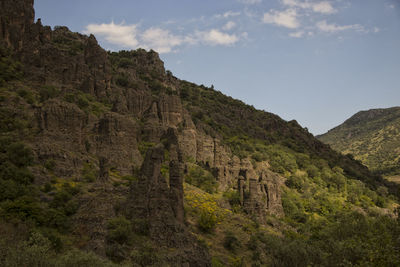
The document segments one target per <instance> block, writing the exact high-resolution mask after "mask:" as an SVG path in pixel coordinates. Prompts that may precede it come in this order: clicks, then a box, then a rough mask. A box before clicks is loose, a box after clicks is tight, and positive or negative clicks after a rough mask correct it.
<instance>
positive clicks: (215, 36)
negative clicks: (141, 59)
mask: <svg viewBox="0 0 400 267" xmlns="http://www.w3.org/2000/svg"><path fill="white" fill-rule="evenodd" d="M35 9H36V17H37V18H42V22H43V24H45V25H50V26H56V25H65V26H67V27H69V28H70V29H71V30H72V31H76V32H81V33H86V34H89V33H93V34H95V36H96V37H97V39H98V41H99V42H100V44H101V45H102V46H103V47H104V48H105V49H107V50H121V49H125V50H129V49H136V48H138V47H143V48H146V49H150V48H151V49H154V50H156V51H158V52H159V53H160V56H161V58H162V60H163V61H164V62H165V67H166V68H167V69H169V70H171V71H172V72H173V73H174V75H175V76H177V77H178V78H180V79H184V80H188V81H192V82H195V83H198V84H204V85H207V86H210V85H214V87H215V89H216V90H219V91H222V92H223V93H225V94H227V95H230V96H232V97H234V98H238V99H241V100H243V101H244V102H246V103H248V104H250V105H253V106H255V107H256V108H258V109H262V110H265V111H268V112H273V113H275V114H278V115H279V116H281V117H282V118H283V119H286V120H292V119H296V120H297V121H298V122H299V123H300V124H301V125H302V126H303V127H307V128H308V129H309V131H310V132H312V133H314V134H320V133H323V132H326V131H327V130H329V129H330V128H332V127H334V126H336V125H338V124H340V123H342V122H343V121H344V120H345V119H347V118H348V117H349V116H351V115H353V114H354V113H356V112H357V111H360V110H366V109H371V108H384V107H391V106H400V0H212V1H211V0H202V1H199V0H146V1H145V0H114V1H112V0H69V1H61V0H35Z"/></svg>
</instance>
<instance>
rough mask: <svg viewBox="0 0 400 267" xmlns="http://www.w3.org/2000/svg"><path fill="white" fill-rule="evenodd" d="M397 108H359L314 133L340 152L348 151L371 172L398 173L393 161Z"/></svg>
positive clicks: (399, 120) (398, 117)
mask: <svg viewBox="0 0 400 267" xmlns="http://www.w3.org/2000/svg"><path fill="white" fill-rule="evenodd" d="M399 123H400V107H392V108H386V109H371V110H367V111H361V112H358V113H356V114H355V115H353V116H352V117H351V118H349V119H348V120H346V121H345V122H344V123H343V124H341V125H339V126H337V127H335V128H333V129H331V130H329V131H328V132H327V133H326V134H323V135H320V136H317V138H318V139H320V140H321V141H324V142H326V143H327V144H330V145H331V146H332V147H333V148H335V149H337V150H338V151H342V152H343V153H351V154H353V155H354V156H355V158H357V159H359V160H361V161H362V162H363V163H364V164H366V165H367V166H369V167H370V168H371V169H372V170H373V171H375V172H377V173H381V174H385V175H390V174H393V175H397V174H399V163H398V160H397V152H398V143H399V137H398V136H399V127H398V125H399Z"/></svg>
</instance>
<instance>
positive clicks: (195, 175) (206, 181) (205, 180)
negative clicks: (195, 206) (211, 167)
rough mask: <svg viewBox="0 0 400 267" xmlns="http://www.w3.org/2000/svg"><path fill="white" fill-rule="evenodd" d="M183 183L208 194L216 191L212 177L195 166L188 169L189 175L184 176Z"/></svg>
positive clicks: (215, 182)
mask: <svg viewBox="0 0 400 267" xmlns="http://www.w3.org/2000/svg"><path fill="white" fill-rule="evenodd" d="M185 181H186V182H187V183H188V184H191V185H194V186H197V187H199V188H201V189H203V190H204V191H206V192H207V193H210V194H212V193H214V192H216V191H217V186H218V184H217V181H216V179H215V178H214V176H213V175H212V174H211V173H210V172H208V171H205V170H204V169H203V168H201V167H199V166H197V165H194V166H193V167H191V168H190V169H189V173H188V174H187V175H186V176H185Z"/></svg>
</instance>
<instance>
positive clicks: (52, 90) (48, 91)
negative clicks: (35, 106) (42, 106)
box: [39, 85, 60, 102]
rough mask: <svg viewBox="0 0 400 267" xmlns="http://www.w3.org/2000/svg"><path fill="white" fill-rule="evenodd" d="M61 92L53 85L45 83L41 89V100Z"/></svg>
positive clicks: (53, 96)
mask: <svg viewBox="0 0 400 267" xmlns="http://www.w3.org/2000/svg"><path fill="white" fill-rule="evenodd" d="M59 94H60V90H59V89H57V88H56V87H55V86H52V85H43V86H42V87H41V88H40V89H39V96H40V102H44V101H46V100H49V99H50V98H55V97H57V96H58V95H59Z"/></svg>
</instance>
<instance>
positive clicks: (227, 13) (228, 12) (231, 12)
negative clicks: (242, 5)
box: [215, 10, 240, 19]
mask: <svg viewBox="0 0 400 267" xmlns="http://www.w3.org/2000/svg"><path fill="white" fill-rule="evenodd" d="M239 15H240V12H234V11H232V10H229V11H226V12H225V13H223V14H217V15H215V17H216V18H225V19H227V18H229V17H237V16H239Z"/></svg>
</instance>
